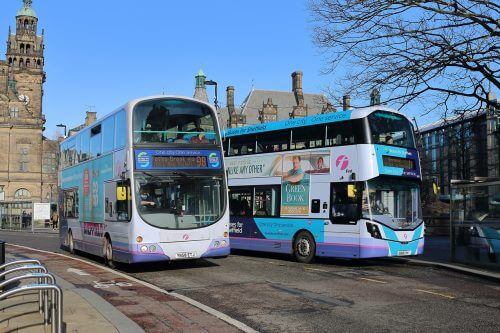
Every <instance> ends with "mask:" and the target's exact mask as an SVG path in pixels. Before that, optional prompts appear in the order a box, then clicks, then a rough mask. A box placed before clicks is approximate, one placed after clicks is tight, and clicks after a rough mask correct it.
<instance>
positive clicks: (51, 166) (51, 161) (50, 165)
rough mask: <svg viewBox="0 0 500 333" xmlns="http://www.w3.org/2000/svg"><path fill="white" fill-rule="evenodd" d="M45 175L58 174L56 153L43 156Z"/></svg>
mask: <svg viewBox="0 0 500 333" xmlns="http://www.w3.org/2000/svg"><path fill="white" fill-rule="evenodd" d="M42 172H43V173H46V174H47V173H56V172H57V155H56V154H55V153H44V154H43V164H42Z"/></svg>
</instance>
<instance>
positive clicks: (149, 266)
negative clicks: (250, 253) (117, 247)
mask: <svg viewBox="0 0 500 333" xmlns="http://www.w3.org/2000/svg"><path fill="white" fill-rule="evenodd" d="M61 249H62V250H65V251H67V249H66V248H65V247H63V246H61ZM68 255H70V256H71V254H69V253H68ZM74 256H75V257H81V258H85V259H88V260H91V261H93V262H95V263H98V264H101V265H103V266H104V259H103V258H102V257H99V256H95V255H93V254H90V253H86V252H81V251H78V250H75V254H74ZM211 260H218V259H211ZM115 265H116V269H117V270H120V271H123V272H124V273H139V272H161V271H168V270H179V269H194V268H205V267H215V266H219V265H218V264H217V263H214V262H212V261H208V260H206V259H192V260H182V261H170V262H168V261H165V262H152V263H138V264H124V263H119V262H115Z"/></svg>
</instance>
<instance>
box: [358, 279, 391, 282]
mask: <svg viewBox="0 0 500 333" xmlns="http://www.w3.org/2000/svg"><path fill="white" fill-rule="evenodd" d="M360 279H361V280H366V281H370V282H377V283H387V282H385V281H380V280H375V279H369V278H360Z"/></svg>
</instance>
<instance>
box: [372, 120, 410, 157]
mask: <svg viewBox="0 0 500 333" xmlns="http://www.w3.org/2000/svg"><path fill="white" fill-rule="evenodd" d="M368 123H369V124H370V137H371V143H373V144H386V145H394V146H401V147H410V148H415V142H414V140H413V127H412V126H411V124H410V122H409V121H408V119H406V118H405V117H404V116H402V115H399V114H397V113H391V112H385V111H376V112H374V113H372V114H370V115H369V116H368Z"/></svg>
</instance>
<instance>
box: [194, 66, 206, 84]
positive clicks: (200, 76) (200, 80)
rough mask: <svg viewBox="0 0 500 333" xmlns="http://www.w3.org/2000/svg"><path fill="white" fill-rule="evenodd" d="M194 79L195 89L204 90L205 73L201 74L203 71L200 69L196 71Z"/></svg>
mask: <svg viewBox="0 0 500 333" xmlns="http://www.w3.org/2000/svg"><path fill="white" fill-rule="evenodd" d="M195 78H196V88H203V89H205V80H206V79H207V76H206V75H205V73H203V70H202V69H201V68H200V70H199V71H198V74H196V76H195Z"/></svg>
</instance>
